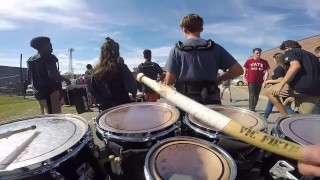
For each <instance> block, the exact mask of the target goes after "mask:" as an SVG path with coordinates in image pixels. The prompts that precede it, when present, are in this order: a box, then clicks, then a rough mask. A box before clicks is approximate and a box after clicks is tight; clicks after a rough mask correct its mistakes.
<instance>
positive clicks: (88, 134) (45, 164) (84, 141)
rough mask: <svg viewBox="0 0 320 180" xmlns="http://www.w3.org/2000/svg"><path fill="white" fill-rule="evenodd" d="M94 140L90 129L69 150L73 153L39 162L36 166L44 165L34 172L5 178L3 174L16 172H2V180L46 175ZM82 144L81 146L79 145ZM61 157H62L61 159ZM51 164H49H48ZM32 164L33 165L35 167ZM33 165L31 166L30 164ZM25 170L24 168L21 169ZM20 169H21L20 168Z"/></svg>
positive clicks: (0, 177)
mask: <svg viewBox="0 0 320 180" xmlns="http://www.w3.org/2000/svg"><path fill="white" fill-rule="evenodd" d="M90 140H93V138H92V131H91V128H90V127H88V130H87V132H86V133H85V135H84V136H83V137H82V139H81V140H80V141H78V142H76V144H75V145H73V146H72V147H70V148H68V149H73V150H72V151H71V152H69V153H68V152H67V150H65V151H64V152H62V153H60V154H59V155H57V156H55V157H51V158H54V159H56V158H57V157H59V158H58V159H56V160H54V161H52V162H50V159H47V160H46V161H47V162H46V161H43V162H38V163H35V164H42V165H40V166H39V167H37V168H35V169H32V170H28V171H24V172H21V173H18V174H8V175H5V176H2V175H1V173H2V172H10V171H14V170H7V171H6V170H4V171H0V180H2V179H3V180H6V179H20V178H27V177H31V176H33V175H37V174H43V173H46V172H47V171H49V170H51V169H54V168H56V167H58V166H60V164H61V163H64V162H65V161H67V160H68V159H70V158H71V157H73V156H75V155H77V153H78V152H79V151H80V150H81V149H82V148H83V147H84V146H85V145H86V144H87V143H88V142H89V141H90ZM79 143H80V144H79ZM65 153H67V154H66V155H64V154H65ZM60 156H61V157H60ZM48 162H49V163H48ZM35 164H32V165H35ZM30 165H31V164H30ZM21 168H23V167H21ZM18 169H19V168H18Z"/></svg>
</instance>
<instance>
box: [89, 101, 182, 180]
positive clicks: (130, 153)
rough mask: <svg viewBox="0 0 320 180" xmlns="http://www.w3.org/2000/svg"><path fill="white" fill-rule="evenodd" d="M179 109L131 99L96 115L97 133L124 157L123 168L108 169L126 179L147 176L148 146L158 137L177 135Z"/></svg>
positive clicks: (111, 152) (110, 149)
mask: <svg viewBox="0 0 320 180" xmlns="http://www.w3.org/2000/svg"><path fill="white" fill-rule="evenodd" d="M179 115H180V114H179V111H178V109H176V108H175V107H173V106H171V105H168V104H165V103H157V102H142V103H129V104H124V105H120V106H116V107H113V108H111V109H107V110H105V111H103V112H102V113H100V114H99V116H98V117H97V118H96V120H95V123H96V129H97V135H98V136H101V138H102V139H103V140H104V142H106V147H107V151H108V152H109V154H110V155H111V156H112V155H114V157H118V158H121V170H118V171H117V172H115V170H112V166H114V162H113V159H112V157H110V158H111V161H110V163H111V164H109V165H107V167H106V168H107V169H110V171H111V172H113V174H114V175H115V176H122V177H123V179H143V178H144V174H143V164H144V159H145V155H146V153H147V151H148V149H149V148H150V147H151V146H152V145H153V144H155V143H156V142H157V141H159V140H161V139H163V138H166V137H171V136H175V133H176V131H177V130H178V128H179V127H180V121H179Z"/></svg>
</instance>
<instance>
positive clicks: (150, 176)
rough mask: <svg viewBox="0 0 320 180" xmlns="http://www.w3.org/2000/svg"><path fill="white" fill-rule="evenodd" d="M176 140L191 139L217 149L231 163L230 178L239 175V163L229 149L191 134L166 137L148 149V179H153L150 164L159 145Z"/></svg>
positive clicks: (146, 173)
mask: <svg viewBox="0 0 320 180" xmlns="http://www.w3.org/2000/svg"><path fill="white" fill-rule="evenodd" d="M175 140H180V141H188V140H189V141H192V142H197V143H201V144H203V145H204V146H207V147H209V148H210V149H214V150H217V151H218V152H219V153H220V154H221V155H222V156H223V157H225V158H226V159H225V160H226V161H227V162H228V164H229V168H230V178H229V179H230V180H233V179H235V178H236V176H237V165H236V163H235V161H234V159H233V158H232V156H231V155H230V154H229V153H228V152H227V151H225V150H224V149H222V148H220V147H219V146H217V145H215V144H212V143H210V142H209V141H206V140H203V139H200V138H195V137H189V136H177V137H170V138H167V139H164V140H162V141H159V142H157V143H156V144H155V145H153V146H152V147H151V148H150V149H149V151H148V153H147V155H146V158H145V165H144V173H145V177H146V179H150V180H153V176H152V173H151V171H150V167H151V166H150V164H149V159H150V158H151V156H152V155H153V152H154V151H155V150H156V149H157V148H158V147H161V146H162V145H164V144H167V143H169V142H172V141H175ZM232 168H233V169H232Z"/></svg>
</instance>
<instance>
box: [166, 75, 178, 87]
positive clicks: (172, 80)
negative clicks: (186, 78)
mask: <svg viewBox="0 0 320 180" xmlns="http://www.w3.org/2000/svg"><path fill="white" fill-rule="evenodd" d="M175 82H176V75H175V74H173V73H171V72H166V75H165V78H164V83H165V84H167V85H173V84H174V83H175Z"/></svg>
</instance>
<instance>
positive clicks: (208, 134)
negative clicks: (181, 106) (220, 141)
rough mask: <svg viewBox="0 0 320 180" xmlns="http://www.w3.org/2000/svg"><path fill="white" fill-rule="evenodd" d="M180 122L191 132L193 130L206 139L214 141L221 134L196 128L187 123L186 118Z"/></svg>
mask: <svg viewBox="0 0 320 180" xmlns="http://www.w3.org/2000/svg"><path fill="white" fill-rule="evenodd" d="M182 121H183V123H184V124H186V125H187V126H188V127H189V128H191V129H192V130H194V131H196V132H198V133H200V134H202V135H205V136H206V137H208V138H211V139H215V138H219V137H220V136H221V133H220V132H219V131H214V130H212V129H206V128H204V127H200V126H196V125H194V124H193V123H192V122H191V121H189V120H188V118H186V117H184V118H183V120H182Z"/></svg>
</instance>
